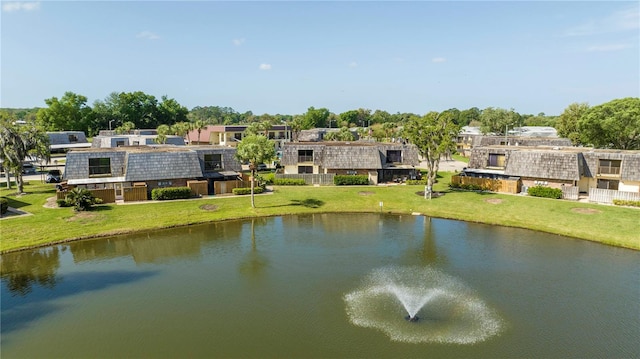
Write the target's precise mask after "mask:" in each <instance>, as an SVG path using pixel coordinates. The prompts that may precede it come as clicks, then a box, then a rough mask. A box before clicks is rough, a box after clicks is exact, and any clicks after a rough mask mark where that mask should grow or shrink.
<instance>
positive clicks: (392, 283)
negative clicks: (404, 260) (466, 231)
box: [344, 267, 502, 344]
mask: <svg viewBox="0 0 640 359" xmlns="http://www.w3.org/2000/svg"><path fill="white" fill-rule="evenodd" d="M344 299H345V302H346V304H347V314H348V316H349V319H350V320H351V322H352V323H353V324H355V325H358V326H362V327H367V328H375V329H378V330H381V331H383V332H384V333H386V334H387V335H388V336H389V337H390V338H391V339H392V340H394V341H402V342H409V343H425V342H440V343H458V344H470V343H476V342H479V341H483V340H486V339H487V338H489V337H491V336H493V335H496V334H498V333H499V332H500V330H501V327H502V325H501V320H500V318H499V317H498V315H497V314H496V313H495V312H494V311H493V310H491V309H490V308H489V307H488V306H487V305H486V304H485V303H484V302H483V301H482V300H481V299H480V298H478V297H477V295H476V294H475V293H474V292H473V291H472V290H470V289H469V288H467V287H466V286H465V285H464V284H462V283H461V282H460V281H459V280H457V279H455V278H453V277H451V276H449V275H446V274H445V273H442V272H440V271H438V270H435V269H433V268H422V267H385V268H380V269H377V270H374V271H373V272H372V273H371V274H370V275H369V276H367V277H366V279H365V281H364V283H363V285H362V287H361V288H359V289H357V290H356V291H354V292H351V293H348V294H346V295H345V297H344ZM402 318H403V319H405V320H401V319H402ZM407 322H408V323H411V325H407V324H403V323H407Z"/></svg>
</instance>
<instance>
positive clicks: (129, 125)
mask: <svg viewBox="0 0 640 359" xmlns="http://www.w3.org/2000/svg"><path fill="white" fill-rule="evenodd" d="M135 128H136V124H135V123H133V122H131V121H126V122H123V123H122V126H118V127H116V130H115V131H116V133H118V134H127V135H128V134H130V133H131V131H133V130H134V129H135Z"/></svg>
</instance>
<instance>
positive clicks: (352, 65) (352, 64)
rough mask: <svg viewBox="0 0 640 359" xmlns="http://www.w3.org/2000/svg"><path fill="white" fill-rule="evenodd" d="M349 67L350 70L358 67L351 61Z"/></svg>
mask: <svg viewBox="0 0 640 359" xmlns="http://www.w3.org/2000/svg"><path fill="white" fill-rule="evenodd" d="M349 67H351V68H354V67H358V63H357V62H355V61H351V62H350V63H349Z"/></svg>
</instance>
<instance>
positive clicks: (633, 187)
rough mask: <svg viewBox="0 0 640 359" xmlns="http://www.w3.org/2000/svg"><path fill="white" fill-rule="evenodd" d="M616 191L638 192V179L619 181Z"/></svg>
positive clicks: (639, 189)
mask: <svg viewBox="0 0 640 359" xmlns="http://www.w3.org/2000/svg"><path fill="white" fill-rule="evenodd" d="M618 191H623V192H640V181H620V184H619V185H618Z"/></svg>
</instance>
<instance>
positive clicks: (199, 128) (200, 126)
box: [193, 120, 207, 143]
mask: <svg viewBox="0 0 640 359" xmlns="http://www.w3.org/2000/svg"><path fill="white" fill-rule="evenodd" d="M205 128H207V123H206V122H205V121H202V120H197V121H196V122H194V123H193V129H194V130H196V131H198V143H200V133H201V132H202V130H204V129H205Z"/></svg>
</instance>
